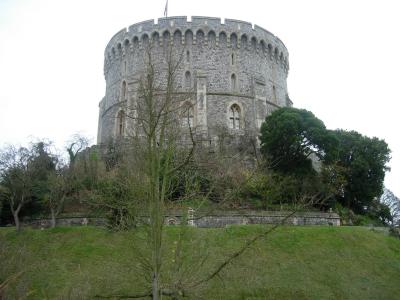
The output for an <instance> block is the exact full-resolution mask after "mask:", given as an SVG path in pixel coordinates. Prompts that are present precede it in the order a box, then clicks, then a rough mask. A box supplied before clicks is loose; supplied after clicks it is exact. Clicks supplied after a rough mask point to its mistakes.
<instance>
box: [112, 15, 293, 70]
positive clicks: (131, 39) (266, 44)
mask: <svg viewBox="0 0 400 300" xmlns="http://www.w3.org/2000/svg"><path fill="white" fill-rule="evenodd" d="M187 32H190V33H191V34H192V35H193V37H194V43H195V41H196V36H197V35H198V33H200V34H202V35H203V36H204V37H205V40H206V42H207V41H208V37H209V35H210V34H211V35H215V36H216V40H217V45H218V40H219V37H220V35H221V34H223V35H225V36H226V38H227V43H228V47H230V46H231V39H230V38H231V36H233V39H234V42H235V43H236V44H235V46H236V45H237V46H238V48H240V45H241V44H242V43H245V44H247V43H253V44H256V45H255V46H256V47H259V48H262V49H265V50H266V51H270V52H271V51H272V54H273V55H275V56H277V57H278V58H279V59H281V60H282V61H283V62H284V63H285V64H286V65H288V56H289V53H288V51H287V49H286V46H285V45H284V43H283V42H282V41H281V40H280V39H279V38H278V37H277V36H275V35H273V34H272V33H271V32H269V31H268V30H266V29H264V28H262V27H260V26H258V25H254V26H253V25H252V23H249V22H245V21H240V20H234V19H226V20H225V21H224V22H222V20H221V19H220V18H213V17H202V16H193V17H192V18H191V20H190V21H189V20H188V18H187V17H186V16H177V17H168V18H159V19H158V20H157V22H156V21H155V20H153V19H152V20H147V21H143V22H139V23H135V24H133V25H131V26H129V27H128V28H124V29H122V30H120V31H119V32H117V33H116V34H115V35H114V36H113V37H112V38H111V40H110V42H109V43H108V45H107V47H106V49H105V56H106V59H107V57H109V58H112V57H113V55H114V54H115V53H116V51H117V50H118V49H122V45H127V46H129V45H131V44H135V41H138V42H139V43H138V45H140V42H141V41H143V39H149V38H152V37H157V38H158V37H163V38H164V37H168V38H169V39H170V40H172V38H173V36H174V35H175V33H177V34H179V35H180V36H182V44H186V43H187V41H186V33H187Z"/></svg>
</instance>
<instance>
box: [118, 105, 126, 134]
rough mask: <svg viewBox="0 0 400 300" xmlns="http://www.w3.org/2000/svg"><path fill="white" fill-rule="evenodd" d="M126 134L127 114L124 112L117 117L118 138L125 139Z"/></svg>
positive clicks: (121, 111) (120, 112)
mask: <svg viewBox="0 0 400 300" xmlns="http://www.w3.org/2000/svg"><path fill="white" fill-rule="evenodd" d="M124 132H125V113H124V111H123V110H120V111H119V112H118V116H117V137H123V136H124Z"/></svg>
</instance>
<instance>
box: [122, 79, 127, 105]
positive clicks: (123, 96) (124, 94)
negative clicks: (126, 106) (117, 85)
mask: <svg viewBox="0 0 400 300" xmlns="http://www.w3.org/2000/svg"><path fill="white" fill-rule="evenodd" d="M124 100H126V81H123V82H122V90H121V101H124Z"/></svg>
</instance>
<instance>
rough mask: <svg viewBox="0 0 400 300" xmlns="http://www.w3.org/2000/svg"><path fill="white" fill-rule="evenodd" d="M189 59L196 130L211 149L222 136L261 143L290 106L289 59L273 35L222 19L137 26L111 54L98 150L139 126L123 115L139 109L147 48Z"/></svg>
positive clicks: (185, 75)
mask: <svg viewBox="0 0 400 300" xmlns="http://www.w3.org/2000/svg"><path fill="white" fill-rule="evenodd" d="M149 43H152V45H154V47H156V51H157V49H158V51H160V55H161V54H162V53H163V49H165V48H166V47H171V46H172V49H174V50H176V51H177V53H182V54H183V59H182V63H181V64H180V66H179V74H178V75H179V76H177V80H178V81H179V82H180V86H181V87H182V89H185V88H187V87H191V88H192V89H193V91H194V93H193V97H194V98H195V99H194V101H193V103H194V105H193V110H192V112H191V113H190V118H191V120H190V122H191V124H192V127H193V128H194V129H195V130H196V132H197V133H201V134H200V135H201V137H202V139H203V140H206V141H208V142H209V144H210V145H212V144H213V143H214V142H215V141H216V140H218V136H219V135H218V134H219V133H218V132H219V130H221V128H224V130H225V131H226V132H227V133H228V134H229V135H230V136H245V135H249V134H250V135H254V136H257V135H258V132H259V129H260V126H261V123H262V122H263V121H264V120H265V117H266V116H267V115H268V114H269V113H271V112H272V111H273V110H274V109H276V108H279V107H282V106H291V105H292V102H291V101H290V99H289V97H288V92H287V85H286V79H287V75H288V70H289V62H288V55H289V54H288V51H287V49H286V47H285V45H284V44H283V43H282V41H281V40H280V39H279V38H278V37H276V36H274V35H273V34H272V33H270V32H269V31H267V30H265V29H263V28H261V27H258V26H257V25H255V26H254V27H253V26H252V24H251V23H247V22H243V21H237V20H230V19H226V20H225V22H224V23H221V19H219V18H210V17H192V18H191V21H188V20H187V18H186V17H168V18H161V19H158V22H156V23H155V21H154V20H149V21H144V22H141V23H137V24H133V25H131V26H130V27H129V28H128V29H123V30H121V31H119V32H118V33H117V34H115V35H114V36H113V37H112V38H111V40H110V42H109V43H108V45H107V47H106V50H105V60H104V76H105V80H106V94H105V97H104V98H103V99H102V100H101V101H100V104H99V108H100V112H99V125H98V137H97V142H98V144H101V143H104V142H106V141H107V140H109V139H113V138H117V137H124V136H127V135H128V134H129V129H130V128H132V126H134V125H132V123H131V122H132V120H131V119H129V118H125V117H124V115H123V113H122V112H123V110H124V107H126V106H127V105H128V103H132V102H133V101H135V97H136V96H137V90H138V84H137V80H136V78H138V76H139V75H140V73H141V72H143V67H144V65H143V57H144V51H145V49H146V45H147V44H149Z"/></svg>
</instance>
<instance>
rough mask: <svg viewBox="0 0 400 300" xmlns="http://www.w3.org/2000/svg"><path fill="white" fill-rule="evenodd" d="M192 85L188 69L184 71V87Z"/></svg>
mask: <svg viewBox="0 0 400 300" xmlns="http://www.w3.org/2000/svg"><path fill="white" fill-rule="evenodd" d="M191 86H192V76H191V75H190V72H189V71H186V73H185V88H188V89H189V88H190V87H191Z"/></svg>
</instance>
